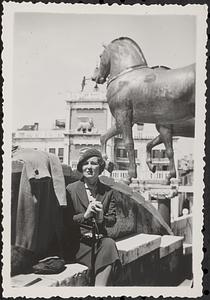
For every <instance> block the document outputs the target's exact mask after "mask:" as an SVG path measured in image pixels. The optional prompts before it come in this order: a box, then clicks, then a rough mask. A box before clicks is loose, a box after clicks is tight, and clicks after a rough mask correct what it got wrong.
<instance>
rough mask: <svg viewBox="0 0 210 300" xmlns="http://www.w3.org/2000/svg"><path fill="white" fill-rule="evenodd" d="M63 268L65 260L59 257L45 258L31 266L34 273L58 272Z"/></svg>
mask: <svg viewBox="0 0 210 300" xmlns="http://www.w3.org/2000/svg"><path fill="white" fill-rule="evenodd" d="M64 270H65V261H64V260H63V259H61V258H59V257H53V258H48V259H45V260H44V261H40V262H38V264H36V265H34V266H33V272H34V273H35V274H59V273H61V272H63V271H64Z"/></svg>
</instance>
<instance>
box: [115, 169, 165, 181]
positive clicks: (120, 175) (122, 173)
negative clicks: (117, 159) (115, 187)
mask: <svg viewBox="0 0 210 300" xmlns="http://www.w3.org/2000/svg"><path fill="white" fill-rule="evenodd" d="M168 174H169V172H168V171H157V172H155V173H144V174H143V173H141V174H140V176H138V178H139V179H140V180H157V181H158V180H166V179H167V176H168ZM127 175H128V171H127V170H115V171H113V172H112V175H111V177H112V178H114V179H115V180H116V181H118V180H122V179H125V178H126V177H127Z"/></svg>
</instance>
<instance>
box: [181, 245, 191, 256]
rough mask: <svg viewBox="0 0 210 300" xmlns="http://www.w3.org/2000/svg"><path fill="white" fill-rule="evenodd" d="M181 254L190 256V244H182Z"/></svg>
mask: <svg viewBox="0 0 210 300" xmlns="http://www.w3.org/2000/svg"><path fill="white" fill-rule="evenodd" d="M183 254H184V255H190V254H192V244H186V243H184V244H183Z"/></svg>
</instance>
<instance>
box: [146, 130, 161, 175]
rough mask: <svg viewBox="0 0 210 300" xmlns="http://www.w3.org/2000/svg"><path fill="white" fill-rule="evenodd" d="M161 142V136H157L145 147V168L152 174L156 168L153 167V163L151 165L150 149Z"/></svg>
mask: <svg viewBox="0 0 210 300" xmlns="http://www.w3.org/2000/svg"><path fill="white" fill-rule="evenodd" d="M162 142H163V141H162V139H161V136H160V135H158V136H157V137H155V138H154V139H153V140H152V141H150V142H149V143H147V146H146V149H147V166H148V168H149V169H150V171H151V172H153V173H155V171H156V166H155V165H153V163H152V148H154V147H155V146H157V145H159V144H161V143H162Z"/></svg>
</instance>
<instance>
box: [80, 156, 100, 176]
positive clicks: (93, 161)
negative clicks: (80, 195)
mask: <svg viewBox="0 0 210 300" xmlns="http://www.w3.org/2000/svg"><path fill="white" fill-rule="evenodd" d="M98 160H99V159H98V157H96V156H93V157H90V158H89V159H87V160H86V161H84V163H83V165H82V173H83V176H84V177H85V178H86V179H90V180H91V181H94V180H96V179H97V178H98V176H99V172H100V166H99V162H98Z"/></svg>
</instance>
